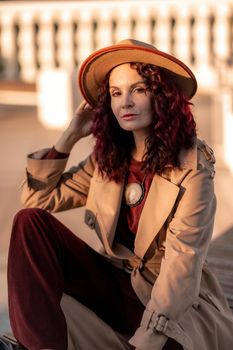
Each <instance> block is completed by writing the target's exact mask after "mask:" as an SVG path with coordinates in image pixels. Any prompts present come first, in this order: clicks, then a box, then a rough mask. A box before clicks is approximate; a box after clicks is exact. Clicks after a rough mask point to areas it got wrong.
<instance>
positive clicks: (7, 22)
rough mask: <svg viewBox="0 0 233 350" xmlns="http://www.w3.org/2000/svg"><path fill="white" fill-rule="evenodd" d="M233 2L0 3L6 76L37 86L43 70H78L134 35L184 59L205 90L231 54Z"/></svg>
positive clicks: (0, 35)
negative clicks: (99, 51) (90, 56)
mask: <svg viewBox="0 0 233 350" xmlns="http://www.w3.org/2000/svg"><path fill="white" fill-rule="evenodd" d="M232 17H233V1H232V0H228V1H227V0H225V1H221V2H220V3H219V4H218V5H217V4H216V1H210V0H205V1H193V0H186V1H185V2H183V1H173V0H171V1H169V0H168V1H161V0H152V1H147V0H144V1H141V0H140V1H137V0H136V1H130V0H128V1H117V0H116V1H75V2H73V1H59V2H49V1H48V2H39V1H33V2H23V1H17V2H16V1H15V2H14V1H9V2H7V1H6V2H4V3H1V4H0V52H1V59H2V61H3V65H4V67H5V71H4V75H5V77H6V78H16V77H18V78H19V79H21V80H23V81H27V82H35V80H36V77H37V74H38V72H39V71H41V70H43V69H53V68H58V67H59V68H64V69H67V70H73V69H74V68H76V67H77V66H78V65H79V64H80V62H81V61H82V60H83V59H84V58H85V57H86V56H87V55H88V54H89V53H90V52H92V51H93V50H95V49H98V48H100V47H103V46H106V45H108V44H112V43H114V42H117V41H119V40H121V39H123V38H127V37H133V38H137V39H139V40H144V41H147V42H150V43H152V44H154V45H156V46H157V47H158V48H159V49H160V50H164V51H167V52H170V53H171V54H174V55H176V56H177V57H178V58H180V59H181V60H184V61H185V62H186V63H187V64H188V65H189V66H190V67H191V68H192V69H193V71H194V72H195V74H196V75H197V78H198V82H199V89H201V91H206V90H207V91H208V90H209V89H213V87H214V86H216V85H217V84H218V70H219V64H224V63H225V62H226V61H227V60H229V57H231V56H232V29H231V28H232Z"/></svg>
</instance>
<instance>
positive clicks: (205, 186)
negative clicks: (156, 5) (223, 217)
mask: <svg viewBox="0 0 233 350" xmlns="http://www.w3.org/2000/svg"><path fill="white" fill-rule="evenodd" d="M79 84H80V89H81V92H82V94H83V96H84V99H85V101H84V102H82V103H81V105H80V106H79V108H78V109H77V111H76V115H75V117H74V119H73V120H72V121H71V123H70V125H69V127H68V128H67V129H66V130H65V131H64V133H63V134H62V135H61V137H60V139H59V140H58V142H57V143H56V145H55V146H54V147H53V148H52V149H50V150H42V151H39V152H35V153H33V154H31V155H29V157H28V165H27V181H26V183H25V185H24V189H23V195H22V200H23V203H24V204H25V206H27V207H30V209H23V210H21V211H20V212H19V213H18V214H17V215H16V217H15V220H14V224H13V229H12V238H11V244H10V251H9V265H8V266H9V271H8V272H9V275H8V276H9V310H10V319H11V324H12V329H13V332H14V334H15V336H16V338H17V339H18V340H19V341H20V342H21V343H22V344H23V345H24V346H25V347H26V348H29V349H33V350H34V349H59V350H60V349H61V350H63V349H66V348H67V328H66V321H65V317H64V314H63V312H62V310H61V307H60V301H61V297H62V293H66V294H68V295H70V296H72V297H73V298H74V299H76V300H77V301H78V302H79V303H81V304H82V305H84V306H85V307H87V308H88V309H90V310H92V311H94V313H95V314H96V315H97V316H98V317H99V318H100V319H101V320H102V321H104V322H105V323H106V324H107V325H108V326H110V327H111V329H112V330H114V331H116V334H121V335H124V336H125V338H124V339H129V343H128V344H127V343H125V344H124V348H125V349H127V348H136V349H141V350H152V349H153V350H160V349H186V350H191V349H211V350H214V349H216V350H217V349H219V348H221V349H222V350H229V349H230V347H231V346H230V345H231V344H232V334H233V318H232V315H231V312H230V310H229V308H228V306H227V303H226V301H225V298H224V296H223V292H222V290H221V288H220V286H219V284H218V282H217V281H216V279H215V278H214V277H213V275H212V274H211V272H210V271H209V269H208V267H207V265H206V262H205V259H206V254H207V250H208V246H209V242H210V239H211V235H212V230H213V223H214V215H215V209H216V199H215V194H214V185H213V178H214V164H213V163H214V156H213V153H212V150H211V149H210V148H209V147H208V146H207V145H206V144H205V143H204V142H201V141H200V140H198V139H197V137H196V129H195V122H194V119H193V115H192V113H191V110H190V102H189V101H188V100H189V99H190V98H191V97H192V96H193V95H194V94H195V92H196V88H197V84H196V79H195V77H194V75H193V73H192V72H191V71H190V69H189V68H188V67H187V66H186V65H185V64H184V63H182V62H180V61H179V60H177V59H176V58H174V57H173V56H171V55H168V54H166V53H163V52H160V51H158V50H157V49H156V48H154V47H153V46H151V45H148V44H146V43H143V42H139V41H136V40H132V39H127V40H123V41H122V42H120V43H119V44H117V45H112V46H110V47H107V48H103V49H101V50H98V51H97V52H94V53H93V54H92V55H90V56H89V57H88V58H87V59H86V60H85V61H84V63H83V64H82V66H81V69H80V72H79ZM90 133H92V134H93V135H94V137H95V138H96V143H95V147H94V150H93V153H92V154H91V155H90V156H89V157H88V158H87V159H86V160H84V161H83V162H82V163H80V164H79V165H78V166H77V167H75V168H72V169H71V170H70V171H68V172H65V173H63V171H64V169H65V165H66V162H67V159H68V156H69V153H70V151H71V150H72V148H73V146H74V145H75V144H76V142H78V141H79V140H80V139H81V138H82V137H84V136H87V135H89V134H90ZM84 205H85V206H86V212H85V222H86V224H87V226H88V227H89V228H90V232H91V234H92V237H93V242H92V244H91V245H92V247H91V248H90V247H89V246H88V245H87V244H86V243H84V242H83V241H81V240H80V239H79V238H77V237H76V236H74V235H73V234H72V233H71V232H70V231H69V230H68V229H67V228H66V227H64V226H63V225H62V224H61V223H60V222H59V221H57V220H56V219H55V218H54V217H53V216H52V215H51V214H49V213H48V212H58V211H61V210H67V209H70V208H74V207H79V206H84ZM38 208H40V209H38ZM96 240H98V241H99V244H96V243H95V242H96ZM25 295H27V300H26V301H25ZM80 317H81V316H80V314H77V313H76V318H77V320H78V321H79V323H80ZM86 327H87V328H88V324H87V325H86ZM78 331H79V327H78V326H77V334H78ZM93 332H94V334H93V341H94V345H93V349H98V348H99V347H98V342H101V341H102V340H101V339H100V338H99V339H98V337H97V335H96V334H95V330H94V329H93ZM79 336H81V335H80V334H79V335H78V337H79ZM102 338H104V335H102ZM122 344H123V343H122ZM122 344H121V345H119V347H117V346H115V345H111V346H110V347H107V346H105V347H104V346H102V349H103V348H106V349H107V348H111V349H121V348H122V346H123V345H122ZM129 344H131V345H129ZM83 348H85V349H86V350H90V349H91V347H90V345H88V346H86V347H85V346H84V347H83ZM100 348H101V347H100Z"/></svg>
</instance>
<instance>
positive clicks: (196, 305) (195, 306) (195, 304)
mask: <svg viewBox="0 0 233 350" xmlns="http://www.w3.org/2000/svg"><path fill="white" fill-rule="evenodd" d="M192 307H193V308H194V310H198V309H199V308H200V304H199V302H198V301H196V302H195V303H193V305H192Z"/></svg>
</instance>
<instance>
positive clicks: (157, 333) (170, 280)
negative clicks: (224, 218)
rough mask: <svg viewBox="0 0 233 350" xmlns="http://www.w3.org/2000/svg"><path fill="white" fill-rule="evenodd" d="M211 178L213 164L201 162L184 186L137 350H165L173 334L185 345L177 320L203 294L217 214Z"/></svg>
mask: <svg viewBox="0 0 233 350" xmlns="http://www.w3.org/2000/svg"><path fill="white" fill-rule="evenodd" d="M213 174H214V168H213V164H211V163H210V162H207V161H206V160H203V164H201V163H199V164H198V168H197V169H196V170H191V171H190V172H189V174H188V175H187V177H186V178H185V179H184V181H183V182H182V184H181V188H180V196H179V199H178V201H177V206H176V209H175V213H174V215H173V217H172V220H171V221H170V224H169V225H168V228H167V234H166V243H165V255H164V258H163V259H162V263H161V269H160V273H159V276H158V278H157V279H156V281H155V284H154V286H153V289H152V293H151V298H150V301H149V303H148V304H147V306H146V309H145V312H144V315H143V318H142V322H141V326H140V327H139V328H138V329H137V331H136V333H135V335H134V336H133V338H131V341H130V343H131V344H133V345H134V346H136V347H138V348H139V349H142V350H161V349H162V348H163V345H164V344H165V343H166V339H167V337H173V335H174V334H175V337H174V338H175V339H181V343H182V342H184V341H185V334H183V336H182V337H181V336H180V333H182V332H183V331H182V329H180V326H179V324H178V320H179V318H180V317H181V316H182V315H183V314H184V313H185V312H186V310H187V309H188V308H189V307H191V306H192V305H193V304H194V303H195V301H196V299H197V297H198V295H199V290H200V282H201V275H202V268H203V264H204V261H205V258H206V255H207V250H208V246H209V243H210V239H211V236H212V231H213V224H214V215H215V211H216V198H215V194H214V184H213ZM183 344H184V343H183ZM186 345H187V344H186Z"/></svg>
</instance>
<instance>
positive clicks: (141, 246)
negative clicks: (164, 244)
mask: <svg viewBox="0 0 233 350" xmlns="http://www.w3.org/2000/svg"><path fill="white" fill-rule="evenodd" d="M178 193H179V187H178V186H177V185H175V184H173V183H172V182H170V181H168V180H166V179H164V178H163V177H161V176H159V175H155V176H154V178H153V181H152V183H151V187H150V190H149V193H148V195H147V199H146V202H145V205H144V208H143V210H142V213H141V217H140V220H139V224H138V230H137V234H136V239H135V254H136V255H137V256H139V257H140V258H143V256H144V255H145V253H146V251H147V249H148V247H149V246H150V244H151V242H152V241H153V239H154V238H155V236H156V234H157V233H158V232H159V230H160V229H161V227H162V226H163V224H164V222H165V221H166V219H167V217H168V215H169V214H170V212H171V210H172V208H173V206H174V204H175V201H176V198H177V196H178Z"/></svg>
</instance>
